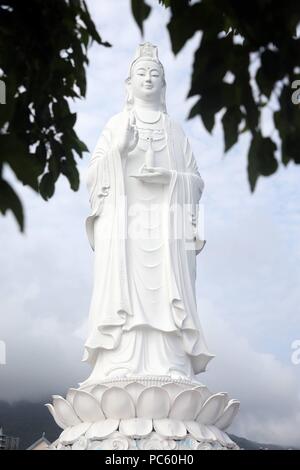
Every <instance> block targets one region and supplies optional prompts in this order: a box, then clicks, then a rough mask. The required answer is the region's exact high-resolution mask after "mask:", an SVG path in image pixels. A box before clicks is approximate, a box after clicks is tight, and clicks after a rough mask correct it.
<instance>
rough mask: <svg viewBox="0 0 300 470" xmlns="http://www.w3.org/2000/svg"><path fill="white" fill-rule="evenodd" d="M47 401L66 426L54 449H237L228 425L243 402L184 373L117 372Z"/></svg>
mask: <svg viewBox="0 0 300 470" xmlns="http://www.w3.org/2000/svg"><path fill="white" fill-rule="evenodd" d="M46 406H47V407H48V409H49V411H50V412H51V414H52V416H53V418H54V419H55V421H56V423H57V424H58V426H59V427H61V428H62V429H63V432H62V433H61V435H60V436H59V438H58V439H57V441H56V442H54V443H53V444H52V446H51V448H52V449H60V450H75V449H76V450H85V449H86V450H93V449H94V450H126V449H136V450H139V449H140V450H147V449H162V450H163V449H165V450H176V449H188V450H202V449H203V450H209V449H220V450H221V449H222V450H223V449H224V450H226V449H238V446H237V445H236V444H235V443H234V442H233V441H232V440H231V439H230V438H229V437H228V435H227V434H226V433H225V432H224V430H225V429H226V428H227V427H228V426H229V425H230V424H231V422H232V420H233V418H234V417H235V415H236V413H237V411H238V408H239V402H238V401H237V400H229V399H228V396H227V394H226V393H216V394H213V393H211V392H210V391H209V390H208V388H207V387H206V386H204V385H201V384H200V383H196V382H191V381H189V380H185V379H172V378H170V377H164V376H143V377H130V378H129V377H126V378H114V379H113V380H106V381H103V382H102V383H100V384H97V385H94V386H89V387H81V388H78V389H73V388H71V389H70V390H69V391H68V393H67V397H66V399H64V398H62V397H60V396H58V395H54V396H53V404H52V405H50V404H48V405H46Z"/></svg>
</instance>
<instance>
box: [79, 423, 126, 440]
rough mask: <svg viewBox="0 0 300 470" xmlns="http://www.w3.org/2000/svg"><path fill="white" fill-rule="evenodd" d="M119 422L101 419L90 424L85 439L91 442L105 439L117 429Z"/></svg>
mask: <svg viewBox="0 0 300 470" xmlns="http://www.w3.org/2000/svg"><path fill="white" fill-rule="evenodd" d="M119 422H120V421H119V420H118V419H104V420H103V419H101V420H100V421H97V423H94V424H92V426H91V427H90V429H89V430H88V432H87V433H86V437H87V438H88V439H91V440H98V439H105V438H106V437H108V436H110V434H111V433H113V432H114V431H116V430H117V429H118V426H119Z"/></svg>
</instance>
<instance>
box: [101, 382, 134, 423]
mask: <svg viewBox="0 0 300 470" xmlns="http://www.w3.org/2000/svg"><path fill="white" fill-rule="evenodd" d="M101 404H102V409H103V411H104V414H105V415H106V416H107V417H108V418H113V419H129V418H134V416H135V406H134V403H133V400H132V398H131V396H130V395H129V393H128V392H127V391H126V390H124V389H123V388H121V387H110V388H108V389H107V390H105V392H104V393H103V396H102V402H101Z"/></svg>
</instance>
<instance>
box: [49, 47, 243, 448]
mask: <svg viewBox="0 0 300 470" xmlns="http://www.w3.org/2000/svg"><path fill="white" fill-rule="evenodd" d="M126 86H127V102H126V107H125V109H124V111H123V112H121V113H120V114H117V115H116V116H113V117H112V118H111V119H110V121H109V122H108V123H107V125H106V127H105V129H104V130H103V132H102V134H101V136H100V139H99V141H98V143H97V145H96V149H95V151H94V153H93V155H92V158H91V162H90V166H89V169H88V178H87V184H88V190H89V194H90V203H91V207H92V214H91V215H90V217H88V219H87V222H86V227H87V233H88V238H89V241H90V244H91V246H92V248H93V249H94V250H95V268H94V288H93V295H92V301H91V307H90V318H89V336H88V338H87V341H86V343H85V353H84V360H86V361H89V362H90V363H91V364H92V372H91V374H90V376H89V377H88V378H87V379H86V380H85V381H84V382H83V383H81V384H80V387H79V388H78V389H74V388H70V389H69V391H68V393H67V396H66V399H65V398H63V397H60V396H58V395H54V396H53V405H52V404H48V405H47V407H48V409H49V411H50V412H51V414H52V415H53V417H54V419H55V421H56V423H57V424H58V426H60V427H61V428H62V429H63V432H62V433H61V435H60V436H59V438H58V439H57V441H56V442H55V443H53V445H52V448H53V449H66V450H69V449H77V450H78V449H81V450H84V449H88V450H92V449H114V450H117V449H124V450H125V449H135V450H137V449H145V450H146V449H148V450H149V449H162V450H173V449H190V450H191V449H194V450H202V449H203V450H204V449H236V448H237V446H236V444H235V443H234V442H233V441H232V440H231V439H230V438H229V437H228V436H227V434H226V433H225V432H223V430H224V429H226V428H227V427H228V426H230V424H231V422H232V420H233V419H234V417H235V415H236V413H237V411H238V408H239V402H238V401H237V400H229V398H228V395H227V393H223V392H221V393H212V392H210V391H209V390H208V388H207V387H206V386H205V385H203V384H201V383H200V382H198V381H197V380H196V378H195V375H197V374H198V373H200V372H203V371H204V370H205V368H206V365H207V363H208V362H209V361H210V359H211V358H212V357H213V355H212V354H210V353H209V352H208V350H207V347H206V344H205V340H204V337H203V333H202V330H201V326H200V322H199V317H198V313H197V304H196V296H195V279H196V255H197V254H198V253H199V252H200V251H201V249H202V248H203V245H204V242H203V241H202V240H201V239H200V238H199V236H198V233H199V230H198V205H199V200H200V197H201V194H202V191H203V181H202V179H201V177H200V174H199V172H198V169H197V165H196V162H195V159H194V156H193V153H192V151H191V148H190V145H189V142H188V139H187V138H186V136H185V134H184V132H183V131H182V129H181V127H180V126H179V125H178V124H177V123H176V122H174V121H173V120H172V119H171V118H170V117H169V116H168V114H167V111H166V103H165V91H166V82H165V77H164V69H163V66H162V64H161V63H160V62H159V60H158V56H157V48H156V47H155V46H153V45H151V44H149V43H146V44H142V45H141V46H140V47H139V48H138V50H137V54H136V57H135V59H134V61H133V63H132V65H131V67H130V72H129V78H128V79H127V80H126Z"/></svg>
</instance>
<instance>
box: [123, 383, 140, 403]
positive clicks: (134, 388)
mask: <svg viewBox="0 0 300 470" xmlns="http://www.w3.org/2000/svg"><path fill="white" fill-rule="evenodd" d="M144 389H145V385H143V384H141V383H139V382H132V383H130V384H128V385H126V386H125V390H127V392H128V393H129V395H130V396H131V397H132V399H133V401H134V403H136V402H137V399H138V397H139V395H140V394H141V392H142V391H143V390H144Z"/></svg>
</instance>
